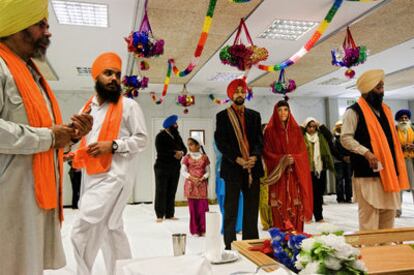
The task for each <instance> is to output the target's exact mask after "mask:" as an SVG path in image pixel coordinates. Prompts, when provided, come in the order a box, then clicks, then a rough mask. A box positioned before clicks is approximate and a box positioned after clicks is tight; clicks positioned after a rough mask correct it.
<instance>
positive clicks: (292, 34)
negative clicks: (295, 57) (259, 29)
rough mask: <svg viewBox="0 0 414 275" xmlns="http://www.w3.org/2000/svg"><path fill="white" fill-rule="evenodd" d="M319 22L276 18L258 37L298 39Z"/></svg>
mask: <svg viewBox="0 0 414 275" xmlns="http://www.w3.org/2000/svg"><path fill="white" fill-rule="evenodd" d="M317 24H318V22H310V21H298V20H284V19H276V20H275V21H273V23H272V24H271V25H270V26H269V27H268V28H267V29H266V30H265V31H264V32H263V33H261V34H260V35H259V36H258V37H259V38H265V39H281V40H298V39H299V38H300V37H301V36H302V35H304V34H305V33H307V32H308V31H310V30H311V29H312V28H313V27H315V26H316V25H317Z"/></svg>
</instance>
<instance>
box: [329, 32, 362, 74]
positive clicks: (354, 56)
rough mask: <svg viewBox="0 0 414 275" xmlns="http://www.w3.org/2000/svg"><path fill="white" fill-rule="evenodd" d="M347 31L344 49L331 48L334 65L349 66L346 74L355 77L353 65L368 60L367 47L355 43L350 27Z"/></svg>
mask: <svg viewBox="0 0 414 275" xmlns="http://www.w3.org/2000/svg"><path fill="white" fill-rule="evenodd" d="M346 32H347V33H346V37H345V40H344V42H343V44H342V50H339V49H333V50H331V55H332V65H334V66H338V67H346V68H348V69H347V70H346V71H345V76H346V77H348V78H353V77H354V76H355V71H354V70H352V69H351V67H355V66H358V65H359V64H362V63H364V62H365V61H366V60H367V48H366V47H365V46H357V45H356V44H355V41H354V39H353V38H352V34H351V31H350V30H349V27H348V28H347V30H346Z"/></svg>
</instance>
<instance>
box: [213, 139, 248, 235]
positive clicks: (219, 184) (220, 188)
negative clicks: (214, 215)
mask: <svg viewBox="0 0 414 275" xmlns="http://www.w3.org/2000/svg"><path fill="white" fill-rule="evenodd" d="M213 147H214V153H215V154H216V196H217V202H218V204H219V207H220V212H221V215H222V216H221V217H222V222H221V233H222V234H223V224H224V198H225V192H226V188H225V186H224V184H225V183H224V180H223V179H222V178H221V177H220V164H221V158H222V154H221V153H220V151H219V150H218V149H217V146H216V143H213ZM242 227H243V194H242V192H240V196H239V209H238V211H237V221H236V232H241V231H242Z"/></svg>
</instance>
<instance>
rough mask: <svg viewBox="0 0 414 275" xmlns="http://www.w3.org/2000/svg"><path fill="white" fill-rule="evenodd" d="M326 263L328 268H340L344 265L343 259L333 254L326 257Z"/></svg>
mask: <svg viewBox="0 0 414 275" xmlns="http://www.w3.org/2000/svg"><path fill="white" fill-rule="evenodd" d="M324 264H325V266H326V267H327V268H329V269H333V270H339V269H341V266H342V265H341V261H340V260H338V259H337V258H334V257H332V256H328V257H326V259H325V261H324Z"/></svg>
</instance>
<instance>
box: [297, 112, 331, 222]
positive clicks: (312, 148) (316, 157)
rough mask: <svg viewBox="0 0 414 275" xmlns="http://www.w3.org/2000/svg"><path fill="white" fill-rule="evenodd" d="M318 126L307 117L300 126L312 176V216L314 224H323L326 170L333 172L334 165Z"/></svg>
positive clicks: (317, 123)
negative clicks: (302, 130)
mask: <svg viewBox="0 0 414 275" xmlns="http://www.w3.org/2000/svg"><path fill="white" fill-rule="evenodd" d="M319 125H320V123H319V121H318V120H316V119H315V118H313V117H308V118H307V119H306V120H305V121H304V122H303V124H302V126H303V128H305V133H304V135H305V144H306V149H307V151H308V157H309V164H310V168H311V176H312V186H313V215H314V217H315V221H316V222H324V219H323V214H322V211H323V209H322V204H323V195H324V193H325V189H326V170H331V171H334V165H333V159H332V155H331V151H330V149H329V145H328V142H327V141H326V139H325V138H324V136H323V135H322V134H321V133H320V132H319Z"/></svg>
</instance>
